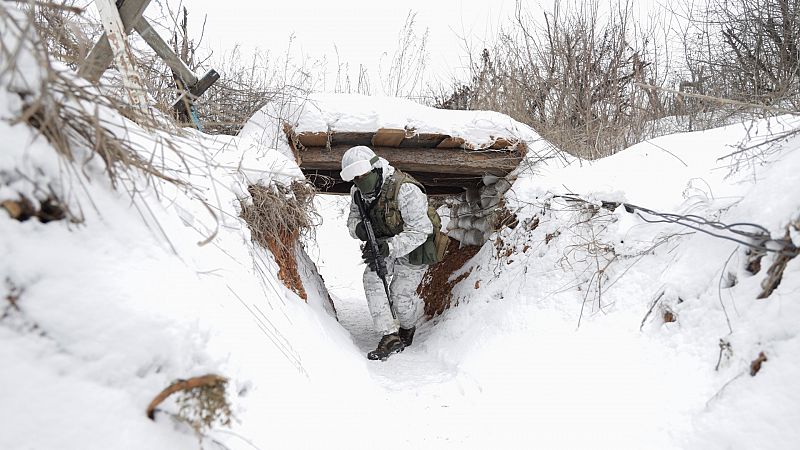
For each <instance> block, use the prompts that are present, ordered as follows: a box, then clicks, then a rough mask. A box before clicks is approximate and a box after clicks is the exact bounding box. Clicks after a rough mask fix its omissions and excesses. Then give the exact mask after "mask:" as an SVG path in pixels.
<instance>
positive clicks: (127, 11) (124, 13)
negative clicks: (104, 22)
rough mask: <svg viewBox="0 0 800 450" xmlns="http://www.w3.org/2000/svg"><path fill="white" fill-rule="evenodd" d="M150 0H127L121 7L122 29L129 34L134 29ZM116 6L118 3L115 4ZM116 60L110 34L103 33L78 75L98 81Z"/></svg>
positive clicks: (79, 69)
mask: <svg viewBox="0 0 800 450" xmlns="http://www.w3.org/2000/svg"><path fill="white" fill-rule="evenodd" d="M149 3H150V0H125V1H124V2H123V3H122V6H120V8H119V17H120V18H121V19H122V29H123V30H124V34H125V35H127V34H128V33H130V32H131V30H132V29H133V26H134V24H136V22H138V20H139V18H140V17H142V13H143V12H144V10H145V9H146V8H147V5H148V4H149ZM115 7H116V5H115ZM113 60H114V53H113V52H112V50H111V45H110V44H109V43H108V36H106V35H105V34H103V36H101V37H100V39H99V40H98V41H97V43H96V44H95V45H94V47H92V50H91V52H89V56H87V57H86V60H85V61H83V63H82V64H81V66H80V67H79V68H78V75H80V76H81V77H83V78H86V79H87V80H89V81H91V82H94V83H96V82H97V81H98V80H99V79H100V76H101V75H103V72H105V71H106V69H108V66H109V65H111V61H113Z"/></svg>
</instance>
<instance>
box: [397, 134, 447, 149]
mask: <svg viewBox="0 0 800 450" xmlns="http://www.w3.org/2000/svg"><path fill="white" fill-rule="evenodd" d="M447 137H448V136H447V135H445V134H438V133H421V134H415V135H413V136H411V137H406V138H405V139H403V142H401V143H400V148H436V146H438V145H439V144H441V143H442V142H443V141H444V140H445V139H447Z"/></svg>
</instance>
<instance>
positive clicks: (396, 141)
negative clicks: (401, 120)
mask: <svg viewBox="0 0 800 450" xmlns="http://www.w3.org/2000/svg"><path fill="white" fill-rule="evenodd" d="M405 138H406V130H400V129H393V128H381V129H380V130H378V132H377V133H375V135H374V136H372V145H373V146H374V147H397V146H398V145H400V143H401V142H403V139H405Z"/></svg>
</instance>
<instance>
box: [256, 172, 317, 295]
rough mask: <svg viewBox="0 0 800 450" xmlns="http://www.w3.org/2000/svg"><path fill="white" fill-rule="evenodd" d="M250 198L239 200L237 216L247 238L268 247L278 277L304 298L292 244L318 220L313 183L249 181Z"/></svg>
mask: <svg viewBox="0 0 800 450" xmlns="http://www.w3.org/2000/svg"><path fill="white" fill-rule="evenodd" d="M247 190H248V191H249V192H250V197H251V200H252V202H250V201H242V202H241V206H242V209H241V213H240V217H241V218H242V219H244V221H245V223H247V226H248V228H250V234H251V239H252V240H253V242H255V243H256V244H258V245H259V246H261V247H262V248H265V249H268V250H270V252H272V254H273V255H274V257H275V261H276V262H277V263H278V266H279V271H278V278H279V279H280V280H281V281H283V283H284V284H285V285H286V287H288V288H289V289H291V290H292V291H294V292H295V293H297V295H299V296H300V297H301V298H303V299H304V300H305V299H306V298H307V296H306V292H305V288H304V287H303V282H302V280H301V278H300V274H299V272H298V270H297V258H296V254H295V251H296V246H297V245H298V241H299V238H300V236H301V235H303V234H307V233H311V232H313V229H314V226H315V225H316V224H317V223H318V222H319V215H318V214H317V212H316V210H315V208H314V193H315V190H314V186H313V185H312V184H311V183H309V182H307V181H295V182H293V183H292V184H290V185H283V184H279V183H274V184H273V185H272V186H270V187H266V186H262V185H251V186H249V187H248V189H247Z"/></svg>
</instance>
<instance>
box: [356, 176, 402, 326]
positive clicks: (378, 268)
mask: <svg viewBox="0 0 800 450" xmlns="http://www.w3.org/2000/svg"><path fill="white" fill-rule="evenodd" d="M353 197H354V200H355V202H356V206H358V214H359V215H360V216H361V223H363V224H364V230H366V232H367V242H366V245H368V246H369V249H370V250H371V251H372V255H373V256H374V257H375V272H376V273H377V274H378V278H380V279H381V281H383V290H384V291H386V299H387V300H389V310H390V311H392V319H397V314H395V312H394V304H393V303H392V296H391V295H389V283H388V282H387V281H386V275H387V274H388V273H389V272H388V271H387V270H386V261H384V260H383V255H381V249H380V247H379V246H378V238H376V237H375V230H374V229H373V228H372V221H371V220H369V214H368V212H367V204H366V202H364V198H363V197H362V196H361V192H359V191H358V190H356V192H355V195H354V196H353Z"/></svg>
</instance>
